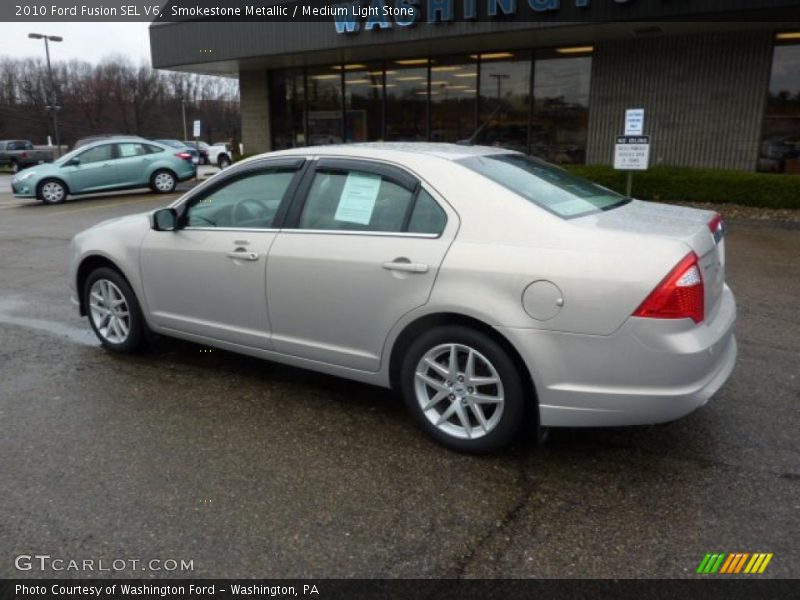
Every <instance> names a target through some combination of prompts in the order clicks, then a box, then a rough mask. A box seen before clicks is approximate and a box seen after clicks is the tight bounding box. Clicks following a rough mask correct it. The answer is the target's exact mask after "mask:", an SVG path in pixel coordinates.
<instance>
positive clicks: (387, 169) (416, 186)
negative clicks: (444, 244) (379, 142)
mask: <svg viewBox="0 0 800 600" xmlns="http://www.w3.org/2000/svg"><path fill="white" fill-rule="evenodd" d="M329 170H335V171H336V170H344V171H361V172H363V173H370V174H374V175H379V176H380V177H385V178H386V179H388V180H389V181H391V182H392V183H395V184H397V185H400V186H401V187H403V188H405V189H406V190H408V191H410V192H411V193H412V196H411V201H410V202H409V206H408V208H407V209H406V214H405V215H404V217H403V228H402V230H401V231H377V230H376V231H365V230H358V229H355V230H354V229H303V228H301V227H299V224H300V217H301V216H302V214H303V210H304V209H305V206H306V202H307V201H308V194H309V192H310V191H311V185H312V183H313V181H314V178H315V177H316V174H317V172H319V171H323V172H324V171H329ZM403 179H404V180H405V181H402V180H403ZM412 184H413V189H412ZM422 189H423V185H422V180H421V179H420V178H419V177H417V176H416V175H414V174H413V173H411V172H410V171H408V170H407V169H404V168H403V167H400V166H398V165H395V164H392V163H387V162H383V161H378V160H369V159H364V158H360V157H353V158H349V157H340V156H318V157H314V159H312V160H310V161H309V165H308V167H307V168H306V170H305V173H303V176H302V181H301V182H300V183H299V184H298V189H297V190H296V192H295V197H294V199H293V201H292V203H291V205H290V206H289V207H288V211H287V215H286V220H285V222H284V223H283V224H282V226H281V231H282V232H285V233H288V232H292V233H309V234H310V233H316V234H326V235H361V236H379V237H409V238H423V239H438V238H440V237H442V236H443V235H444V232H445V230H446V229H447V225H448V224H449V221H450V217H449V214H448V212H447V211H446V210H445V209H444V208H443V207H442V205H441V203H440V202H439V201H438V200H437V199H436V196H435V195H434V194H432V193H431V191H430V190H429V189H427V188H426V189H425V191H426V192H427V193H428V195H429V196H430V197H431V199H432V200H433V201H434V202H435V203H436V205H437V206H438V207H439V210H441V211H442V212H443V213H444V218H445V220H444V225H443V226H442V230H441V231H440V232H439V233H435V234H434V233H414V232H410V231H408V225H409V223H410V221H411V215H412V214H413V212H414V208H415V207H416V205H417V198H418V197H419V192H420V190H422Z"/></svg>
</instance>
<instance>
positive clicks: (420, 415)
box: [400, 325, 531, 454]
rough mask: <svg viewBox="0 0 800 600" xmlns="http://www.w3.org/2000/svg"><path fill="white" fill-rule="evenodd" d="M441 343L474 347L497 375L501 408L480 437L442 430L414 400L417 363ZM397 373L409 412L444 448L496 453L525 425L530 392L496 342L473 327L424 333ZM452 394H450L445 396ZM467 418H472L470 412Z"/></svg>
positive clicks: (453, 326) (450, 326) (451, 327)
mask: <svg viewBox="0 0 800 600" xmlns="http://www.w3.org/2000/svg"><path fill="white" fill-rule="evenodd" d="M444 344H458V345H461V346H466V347H469V348H471V349H474V350H475V351H477V352H478V353H480V354H481V355H483V357H485V358H486V359H488V361H489V362H490V363H491V365H492V366H493V367H494V369H495V371H496V372H497V374H498V375H499V377H500V381H501V382H502V388H503V397H504V403H503V409H502V412H501V414H500V416H499V420H498V421H497V423H496V425H494V428H493V429H490V430H489V432H488V433H485V434H482V437H475V438H473V439H466V438H460V437H457V436H455V435H450V434H448V433H447V432H445V431H442V430H441V429H440V428H438V427H437V426H436V425H434V423H433V422H431V421H430V420H429V418H428V417H427V416H426V414H425V412H424V411H423V409H422V406H421V405H420V402H419V401H418V399H417V391H416V380H417V377H416V369H417V364H418V363H419V362H420V361H421V360H422V358H423V357H424V356H425V355H426V353H428V351H430V350H432V349H434V348H436V347H437V346H441V345H444ZM459 368H460V367H459ZM400 373H401V374H400V391H401V393H402V396H403V400H404V402H405V404H406V406H407V407H408V409H409V410H410V411H411V414H412V415H413V416H414V418H415V419H416V421H417V423H418V424H419V425H420V427H421V428H422V429H423V431H425V432H426V433H427V434H428V435H429V436H430V437H432V438H433V439H434V440H436V441H437V442H438V443H439V444H441V445H443V446H445V447H447V448H450V449H452V450H456V451H458V452H465V453H470V454H488V453H490V452H496V451H498V450H501V449H504V448H506V447H507V446H509V445H510V444H511V443H512V442H514V441H515V439H516V438H517V437H518V435H519V433H520V431H522V430H523V428H524V426H525V424H526V410H525V409H526V401H527V398H528V397H529V396H530V395H531V392H530V391H528V390H526V389H525V385H524V383H523V382H524V379H523V377H522V375H521V374H520V373H519V371H518V368H517V365H516V364H515V362H514V361H513V360H512V358H511V357H510V356H509V355H508V353H507V352H506V351H505V350H504V349H503V347H502V346H500V344H498V343H497V342H496V341H494V340H493V339H492V338H491V337H490V336H488V335H486V334H485V333H482V332H480V331H478V330H476V329H472V328H469V327H465V326H461V325H447V326H443V327H437V328H435V329H431V330H430V331H427V332H425V333H424V334H422V335H421V336H420V337H419V338H417V339H416V340H414V342H413V343H412V344H411V345H410V346H409V347H408V349H407V350H406V352H405V356H404V357H403V364H402V368H401V372H400ZM475 389H476V390H477V389H478V388H477V387H476V388H475ZM482 389H484V388H482ZM452 397H453V396H452V395H451V396H450V397H449V398H452ZM449 398H446V399H444V400H442V401H441V402H443V403H445V404H444V406H445V407H446V406H447V404H446V403H447V402H449V401H450V400H449ZM437 406H439V405H437ZM491 410H493V409H491ZM470 418H471V419H474V415H473V416H471V417H470ZM476 422H477V421H476Z"/></svg>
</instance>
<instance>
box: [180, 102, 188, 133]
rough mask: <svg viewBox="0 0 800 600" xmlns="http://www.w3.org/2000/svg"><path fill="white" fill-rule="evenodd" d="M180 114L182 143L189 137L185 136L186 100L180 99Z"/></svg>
mask: <svg viewBox="0 0 800 600" xmlns="http://www.w3.org/2000/svg"><path fill="white" fill-rule="evenodd" d="M181 114H182V115H183V141H184V142H185V141H187V140H188V139H189V136H188V135H187V134H186V98H181Z"/></svg>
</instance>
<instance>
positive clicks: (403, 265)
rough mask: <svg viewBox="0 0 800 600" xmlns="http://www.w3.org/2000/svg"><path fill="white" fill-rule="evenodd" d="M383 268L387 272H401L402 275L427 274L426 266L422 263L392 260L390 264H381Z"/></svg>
mask: <svg viewBox="0 0 800 600" xmlns="http://www.w3.org/2000/svg"><path fill="white" fill-rule="evenodd" d="M383 268H384V269H386V270H388V271H402V272H404V273H427V272H428V265H426V264H423V263H414V262H409V261H408V260H407V259H406V260H399V259H397V260H393V261H391V262H385V263H383Z"/></svg>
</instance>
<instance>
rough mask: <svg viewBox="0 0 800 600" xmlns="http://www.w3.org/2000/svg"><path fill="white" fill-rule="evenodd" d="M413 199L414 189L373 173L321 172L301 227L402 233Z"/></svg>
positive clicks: (354, 171)
mask: <svg viewBox="0 0 800 600" xmlns="http://www.w3.org/2000/svg"><path fill="white" fill-rule="evenodd" d="M413 197H414V193H413V192H412V191H411V190H409V189H407V188H405V187H403V186H401V185H399V184H397V183H395V182H394V181H391V180H390V179H387V178H385V177H382V176H381V175H377V174H374V173H367V172H363V171H356V170H352V171H351V170H348V171H344V170H342V171H338V170H337V171H318V172H317V173H316V174H315V175H314V181H313V182H312V184H311V189H310V190H309V192H308V197H307V199H306V203H305V206H304V207H303V212H302V214H301V215H300V222H299V224H298V227H299V228H300V229H323V230H345V231H385V232H399V231H402V230H403V225H404V224H405V218H406V213H407V211H408V210H409V208H410V206H411V201H412V199H413Z"/></svg>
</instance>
